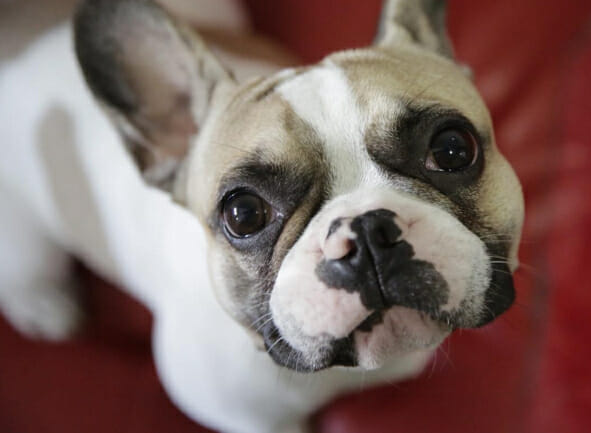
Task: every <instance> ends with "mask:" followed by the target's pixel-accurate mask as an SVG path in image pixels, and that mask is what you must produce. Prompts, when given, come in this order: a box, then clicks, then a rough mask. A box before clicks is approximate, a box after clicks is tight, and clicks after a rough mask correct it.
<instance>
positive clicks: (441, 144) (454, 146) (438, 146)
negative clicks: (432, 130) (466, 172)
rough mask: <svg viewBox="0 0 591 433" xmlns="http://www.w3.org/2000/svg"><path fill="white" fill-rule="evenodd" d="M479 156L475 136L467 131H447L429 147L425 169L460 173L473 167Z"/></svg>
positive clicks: (435, 137)
mask: <svg viewBox="0 0 591 433" xmlns="http://www.w3.org/2000/svg"><path fill="white" fill-rule="evenodd" d="M477 156H478V145H477V142H476V138H474V135H472V133H470V132H469V131H468V130H466V129H455V128H454V129H445V130H443V131H441V132H439V133H437V134H436V135H435V136H434V137H433V139H432V140H431V144H430V145H429V154H428V156H427V160H426V162H425V167H427V169H429V170H434V171H460V170H463V169H465V168H468V167H469V166H471V165H472V164H473V163H474V161H476V157H477Z"/></svg>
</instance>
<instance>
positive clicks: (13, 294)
mask: <svg viewBox="0 0 591 433" xmlns="http://www.w3.org/2000/svg"><path fill="white" fill-rule="evenodd" d="M0 310H1V311H2V313H3V315H4V317H6V319H7V320H8V322H9V323H11V324H12V326H14V328H16V329H17V330H18V331H20V332H21V333H23V334H25V335H26V336H28V337H30V338H33V339H42V340H50V341H59V340H65V339H67V338H71V337H72V336H74V335H75V334H76V332H77V331H78V329H79V328H80V326H81V324H82V321H83V318H84V313H83V310H82V307H81V304H80V302H79V300H78V297H77V295H76V291H75V290H74V287H72V285H71V284H69V283H63V284H62V285H57V284H54V283H46V284H40V285H39V286H32V287H31V286H30V287H26V288H20V289H18V290H11V291H10V293H4V294H1V295H0Z"/></svg>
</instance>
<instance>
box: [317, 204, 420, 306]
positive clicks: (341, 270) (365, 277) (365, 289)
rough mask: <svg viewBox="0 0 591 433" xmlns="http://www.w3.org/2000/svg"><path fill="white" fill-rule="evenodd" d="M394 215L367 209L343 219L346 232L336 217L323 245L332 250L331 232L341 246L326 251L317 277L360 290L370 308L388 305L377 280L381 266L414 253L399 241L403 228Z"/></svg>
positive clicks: (332, 283)
mask: <svg viewBox="0 0 591 433" xmlns="http://www.w3.org/2000/svg"><path fill="white" fill-rule="evenodd" d="M395 216H396V214H395V213H394V212H392V211H389V210H386V209H377V210H372V211H369V212H367V213H365V214H363V215H360V216H358V217H356V218H354V219H352V220H349V221H346V222H347V223H348V224H346V226H348V230H349V231H348V232H345V233H343V230H347V228H345V229H343V226H344V225H345V223H344V222H343V221H342V220H335V221H334V222H333V223H332V224H331V227H330V229H329V233H328V236H327V241H326V243H325V245H327V247H326V248H325V249H326V250H327V251H326V252H331V249H330V248H329V247H330V246H331V243H330V241H331V237H332V236H336V237H337V238H338V240H335V241H333V244H338V245H340V248H335V247H333V248H332V251H338V254H333V256H332V257H331V256H329V255H327V254H326V252H325V257H326V260H325V261H323V262H322V263H321V264H320V265H319V267H318V269H317V272H318V274H319V276H320V278H321V279H322V280H323V281H325V282H327V283H329V284H330V285H331V286H333V287H340V288H344V289H346V290H347V291H351V292H352V291H357V292H359V293H360V295H361V298H362V302H363V303H364V305H366V306H368V307H371V308H372V309H380V308H384V307H385V306H387V305H386V304H388V303H389V302H387V301H386V299H384V295H385V294H384V293H383V287H382V282H381V281H380V279H381V276H382V274H383V273H384V272H385V271H386V270H385V269H381V268H382V267H383V265H384V264H385V263H386V262H390V261H391V260H393V259H394V260H396V261H398V264H400V265H402V264H403V263H404V262H406V261H408V260H410V259H411V257H412V255H413V252H412V248H411V247H410V245H409V244H408V243H406V242H400V236H401V234H402V231H401V230H400V228H399V227H398V226H397V225H396V222H395V220H394V218H395ZM343 239H344V240H345V241H346V248H345V247H344V246H343V245H344V244H343ZM335 256H336V257H335ZM390 267H391V266H388V268H390ZM388 272H389V271H388Z"/></svg>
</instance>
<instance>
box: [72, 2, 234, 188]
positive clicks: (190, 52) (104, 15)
mask: <svg viewBox="0 0 591 433" xmlns="http://www.w3.org/2000/svg"><path fill="white" fill-rule="evenodd" d="M74 38H75V48H76V54H77V56H78V60H79V62H80V65H81V67H82V71H83V73H84V76H85V78H86V81H87V83H88V85H89V87H90V88H91V89H92V91H93V93H94V94H95V96H97V98H98V99H99V100H100V101H101V102H102V103H103V106H104V107H105V108H106V110H107V112H108V113H109V114H110V117H112V118H113V119H114V121H115V123H116V126H117V127H118V129H119V130H120V131H121V133H122V135H123V137H124V140H125V143H126V145H127V147H128V149H129V150H130V152H131V154H132V156H133V157H134V159H135V161H136V163H137V165H138V166H139V168H140V170H141V172H142V174H143V176H144V178H145V179H146V180H147V181H148V182H149V183H151V184H154V185H156V186H159V187H161V188H163V189H170V188H171V186H172V183H173V179H174V177H175V175H176V171H177V168H178V167H179V165H180V164H181V162H182V160H183V159H184V157H185V155H186V153H187V151H188V148H189V144H190V141H191V139H192V137H193V136H194V135H195V134H196V132H197V130H198V128H199V127H200V125H201V123H202V122H203V120H204V119H205V117H206V114H207V112H208V108H209V106H210V103H211V102H212V99H213V97H214V94H215V92H216V89H218V88H219V86H220V85H221V84H223V83H227V84H230V85H233V84H234V80H233V77H232V75H231V74H230V73H229V72H228V71H226V70H225V69H224V68H223V67H222V66H221V64H220V63H219V62H218V61H217V59H216V58H215V57H214V56H213V55H212V54H211V53H210V52H209V51H208V50H207V48H206V47H205V45H204V43H203V42H202V40H201V39H200V38H199V37H198V36H197V35H196V34H195V33H194V32H193V31H191V29H189V28H188V27H184V26H183V25H181V24H179V23H177V22H175V20H174V19H173V18H172V17H171V16H169V15H168V13H166V12H165V11H164V10H163V9H161V8H160V7H159V6H157V5H156V4H155V3H153V2H152V1H150V0H85V1H83V2H82V3H81V5H80V7H79V8H78V10H77V13H76V16H75V19H74Z"/></svg>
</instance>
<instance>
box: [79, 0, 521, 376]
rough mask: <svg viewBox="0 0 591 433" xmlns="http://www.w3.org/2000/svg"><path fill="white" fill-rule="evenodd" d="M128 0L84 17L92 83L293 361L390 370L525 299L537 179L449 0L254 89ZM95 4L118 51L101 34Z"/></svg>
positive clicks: (223, 287)
mask: <svg viewBox="0 0 591 433" xmlns="http://www.w3.org/2000/svg"><path fill="white" fill-rule="evenodd" d="M432 3H433V4H432ZM118 4H119V5H120V6H117V7H115V6H113V5H112V4H110V3H109V2H107V1H106V0H94V1H89V2H87V6H86V7H83V8H82V9H81V11H80V12H79V14H78V18H77V23H76V31H77V51H78V54H79V57H80V59H81V63H82V66H83V69H84V71H85V74H86V77H87V79H88V81H89V83H90V85H91V87H92V88H93V90H94V91H95V93H97V95H98V96H99V97H100V98H101V99H102V100H103V101H104V102H107V103H108V104H109V105H110V106H111V107H115V108H117V110H116V111H112V112H113V113H114V115H115V116H116V117H117V119H118V122H119V125H120V126H121V125H123V126H122V130H123V132H125V133H126V135H125V136H126V138H127V141H128V143H129V144H130V146H131V148H132V151H133V153H134V155H135V156H136V158H137V159H138V161H139V162H140V167H142V169H143V171H144V173H145V174H146V177H147V178H148V179H149V180H152V181H153V182H155V183H160V185H164V186H169V185H170V184H171V182H170V179H171V176H174V178H175V179H176V182H175V184H174V189H175V194H176V196H177V197H178V198H179V200H180V201H182V202H183V203H184V204H185V206H186V207H187V208H188V209H189V210H190V211H192V212H193V213H194V214H195V215H196V217H197V218H199V220H200V221H201V223H202V225H203V227H204V228H205V230H206V232H207V233H208V240H209V245H208V254H209V266H210V274H211V275H210V276H211V280H212V282H213V284H214V286H215V289H216V293H217V295H218V298H219V299H220V302H221V303H222V305H223V306H224V307H225V309H226V310H227V311H228V312H229V314H231V315H232V317H234V318H235V319H236V320H237V321H238V322H239V323H241V324H242V325H243V326H245V327H246V328H247V329H249V330H251V331H254V334H255V335H257V336H258V337H259V338H260V339H261V340H262V341H263V342H264V344H265V346H266V348H267V351H268V352H269V354H270V356H271V357H272V358H273V359H274V360H275V361H276V362H277V363H279V364H281V365H284V366H286V367H289V368H293V369H297V370H299V371H315V370H319V369H322V368H326V367H329V366H332V365H359V366H361V367H364V368H376V367H380V366H382V365H384V364H385V363H386V362H395V360H396V358H398V357H402V356H406V355H408V354H411V353H413V352H417V351H426V350H431V349H434V348H436V347H437V346H438V345H439V344H440V343H441V342H442V340H443V339H444V338H445V337H446V336H447V335H448V334H449V333H450V332H451V331H453V330H454V329H456V328H471V327H477V326H481V325H483V324H485V323H488V322H490V321H491V320H493V319H494V318H495V317H497V316H498V315H499V314H501V313H502V312H503V311H505V310H506V309H507V308H508V307H509V306H510V305H511V303H512V302H513V298H514V289H513V284H512V277H511V272H512V271H513V270H515V268H516V267H517V245H518V242H519V236H520V232H521V224H522V219H523V204H522V195H521V190H520V186H519V183H518V181H517V179H516V177H515V175H514V173H513V171H512V169H511V168H510V166H509V165H508V163H507V162H506V160H505V159H504V158H503V156H502V155H501V154H500V153H499V152H498V150H497V148H496V145H495V142H494V133H493V129H492V124H491V120H490V116H489V114H488V111H487V109H486V107H485V105H484V103H483V102H482V100H481V98H480V97H479V95H478V92H477V91H476V90H475V88H474V86H473V84H472V83H471V81H470V80H469V79H468V78H467V77H466V75H465V71H464V69H463V68H462V67H460V66H458V65H457V64H456V63H454V62H453V60H452V59H451V58H450V49H449V46H448V44H447V40H446V39H445V34H444V29H443V27H442V25H443V13H442V10H441V9H440V8H439V7H437V6H436V5H438V4H442V3H441V2H439V3H437V2H428V1H425V2H411V1H408V2H407V1H391V2H387V4H386V7H385V11H384V15H383V18H382V31H381V34H380V36H379V37H378V42H377V43H376V45H375V46H373V47H370V48H367V49H364V50H355V51H346V52H341V53H336V54H333V55H331V56H329V57H327V58H326V59H324V60H323V61H322V62H320V63H319V64H317V65H313V66H309V67H305V68H299V69H290V70H284V71H282V72H280V73H278V74H276V75H274V76H271V77H264V78H257V79H253V80H250V81H248V82H246V83H236V82H235V81H234V80H233V79H232V77H231V75H230V74H228V73H226V72H225V71H224V70H223V68H221V66H219V64H218V63H217V62H216V61H215V59H213V57H212V56H211V55H210V54H209V53H208V52H207V51H206V50H205V49H204V47H203V46H202V44H201V42H200V41H199V40H198V39H195V38H194V36H193V35H191V34H190V33H189V32H188V30H186V29H182V28H178V27H175V26H173V25H172V22H171V21H170V20H169V18H167V17H166V15H165V14H163V13H162V11H160V10H159V9H158V8H156V7H154V6H153V5H151V4H149V3H147V2H144V1H141V0H126V1H125V2H121V3H118ZM121 5H123V6H121ZM97 14H101V16H103V17H109V20H106V19H105V20H106V21H108V22H110V23H111V24H113V23H115V25H111V27H110V29H111V30H110V32H111V33H110V34H111V35H112V36H111V39H110V40H112V41H113V40H114V41H119V46H121V47H122V48H121V49H119V51H117V52H115V51H113V50H112V49H107V50H106V49H104V48H101V45H100V44H97V43H96V38H95V37H94V36H93V32H95V31H98V28H97V27H96V25H94V27H93V26H92V25H90V24H89V23H90V22H96V21H97V20H96V15H97ZM89 17H90V18H93V19H94V21H93V20H89V19H88V18H89ZM113 17H115V18H113ZM121 23H125V26H129V25H130V24H136V25H135V26H134V28H135V30H134V32H139V30H138V29H143V31H144V32H145V34H143V35H142V37H140V38H136V40H133V38H131V40H130V36H129V33H128V32H127V31H125V30H121V29H123V27H122V26H123V25H122V24H121ZM118 26H119V27H118ZM126 28H128V27H126ZM122 35H123V36H122ZM146 35H147V36H146ZM150 35H151V36H150ZM154 35H155V36H154ZM147 37H151V38H156V39H155V40H149V41H148V44H146V45H151V46H153V45H154V44H155V43H156V44H157V43H162V44H168V45H167V51H168V52H167V54H166V55H165V56H164V57H165V58H164V60H165V61H167V63H166V66H167V68H164V69H168V67H169V66H170V65H172V66H171V67H170V69H173V70H174V71H173V72H174V74H172V75H171V73H170V71H168V70H166V71H163V70H162V69H163V68H162V66H157V65H154V64H153V63H154V61H153V59H150V58H149V56H148V57H147V56H146V55H145V53H142V51H143V50H144V49H145V48H146V47H145V46H144V44H145V40H146V38H147ZM121 41H123V42H121ZM155 41H156V42H155ZM157 41H164V42H157ZM103 45H104V40H103ZM107 45H108V44H107ZM129 47H133V48H129ZM138 52H140V53H142V56H143V57H142V56H139V57H138V55H137V54H136V53H138ZM121 53H124V54H125V55H126V57H123V56H122V55H121ZM129 57H132V58H133V60H130V59H129ZM167 57H170V59H168V60H167ZM97 58H100V59H101V60H100V62H99V61H98V60H96V59H97ZM93 59H94V60H93ZM105 64H109V65H111V66H113V65H115V66H117V67H116V68H114V69H113V68H112V67H111V68H110V69H109V70H110V72H109V73H106V72H105V71H104V69H105V68H104V66H102V65H105ZM138 65H139V66H140V67H139V68H138V67H137V66H138ZM113 70H116V71H118V72H117V73H116V74H115V73H113ZM146 70H149V71H151V72H150V73H149V74H146ZM139 71H141V72H139ZM116 75H117V76H116ZM146 75H147V76H146ZM162 82H163V83H164V84H163V85H158V84H157V83H162ZM148 89H149V90H148ZM113 95H115V97H114V96H113ZM197 126H199V129H200V131H199V134H196V130H197ZM186 149H190V150H189V152H188V155H187V156H185V150H186ZM181 160H182V161H183V168H182V169H181V170H180V172H177V171H175V168H176V167H177V166H178V165H179V164H178V163H179V162H180V161H181Z"/></svg>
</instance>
